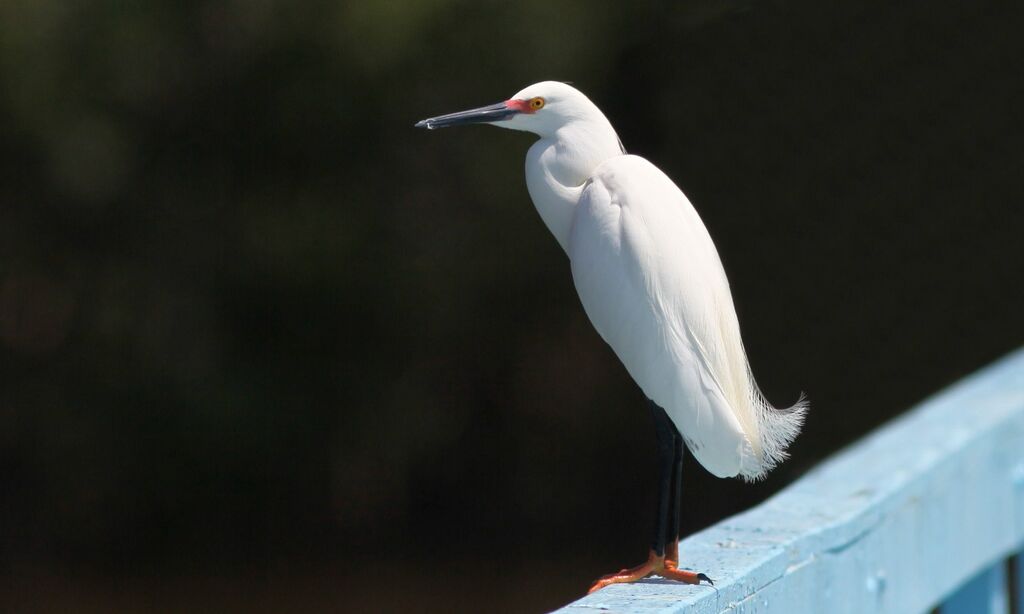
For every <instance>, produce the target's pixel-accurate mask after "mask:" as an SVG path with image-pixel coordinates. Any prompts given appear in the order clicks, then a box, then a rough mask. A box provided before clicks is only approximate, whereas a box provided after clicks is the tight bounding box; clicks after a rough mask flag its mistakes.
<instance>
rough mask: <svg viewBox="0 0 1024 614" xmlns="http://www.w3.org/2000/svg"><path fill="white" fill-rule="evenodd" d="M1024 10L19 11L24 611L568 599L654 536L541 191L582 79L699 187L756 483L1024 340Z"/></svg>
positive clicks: (20, 575) (704, 481) (382, 6)
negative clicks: (544, 95)
mask: <svg viewBox="0 0 1024 614" xmlns="http://www.w3.org/2000/svg"><path fill="white" fill-rule="evenodd" d="M1022 7H1024V5H1022V4H1021V3H1009V4H998V5H997V4H995V3H987V2H952V1H949V2H929V3H917V2H905V3H890V2H872V1H868V2H863V1H860V2H826V3H822V2H816V1H809V0H808V1H796V0H793V1H770V2H752V1H749V0H747V1H745V0H737V1H730V0H688V1H685V2H635V3H633V2H614V3H610V2H605V3H601V2H589V1H584V0H575V1H567V2H562V1H555V0H519V1H517V2H487V1H483V2H481V1H472V2H470V1H464V0H405V1H390V2H388V1H381V2H370V1H367V2H345V1H342V2H338V1H322V0H289V1H287V2H285V1H282V0H244V1H243V0H223V1H188V2H181V1H179V0H175V1H170V0H154V1H150V2H139V3H125V2H115V1H110V0H108V1H100V0H89V1H81V2H66V1H61V0H2V1H0V609H2V610H3V611H21V612H33V611H41V612H45V611H78V612H108V611H136V612H163V611H239V612H243V611H244V612H277V611H325V612H326V611H346V610H347V611H353V612H356V611H392V610H402V611H424V612H431V611H433V612H452V611H460V610H464V611H488V612H502V611H505V612H531V611H541V610H544V609H551V608H553V607H556V606H558V605H561V604H563V603H565V602H567V601H569V600H571V599H572V598H575V597H577V596H579V595H581V594H582V593H583V592H584V591H585V589H586V587H587V586H588V585H589V582H590V581H591V580H592V579H594V578H595V577H597V576H599V575H601V574H603V573H607V572H609V571H612V570H615V569H618V568H620V567H622V566H624V565H626V564H635V563H637V562H639V561H640V560H642V559H643V558H644V556H645V553H646V548H647V546H648V540H649V533H650V530H651V524H652V520H653V519H652V518H651V516H652V505H653V499H654V488H655V487H654V475H653V462H654V461H653V451H652V442H653V440H652V428H651V425H650V423H649V417H648V415H647V412H646V410H645V409H644V407H643V405H642V397H641V395H640V393H639V391H638V390H637V389H636V387H635V386H634V385H633V384H632V383H631V381H630V380H629V378H628V376H627V375H626V373H625V371H624V370H623V369H622V368H621V366H620V365H619V364H618V363H617V361H616V359H615V357H614V355H613V354H612V353H611V351H610V350H609V349H608V348H607V347H605V346H604V345H603V343H602V342H601V341H600V339H599V338H598V336H597V335H596V333H595V332H594V331H593V330H592V329H591V327H590V325H589V323H588V322H587V320H586V317H585V315H584V314H583V312H582V309H581V308H580V306H579V304H578V300H577V298H576V296H575V293H574V290H573V288H572V284H571V279H570V275H569V269H568V263H567V261H566V258H565V257H564V254H562V253H561V251H560V249H559V248H558V246H557V244H556V243H555V241H554V239H552V238H551V237H550V236H549V235H548V233H547V230H546V229H545V228H544V227H543V224H542V223H541V221H540V219H539V217H538V215H537V214H536V212H535V211H534V210H533V207H532V205H531V203H530V201H529V198H528V196H527V193H526V188H525V185H524V182H523V168H522V167H523V156H524V154H525V151H526V149H527V148H528V146H529V144H530V142H531V137H530V136H529V135H526V134H523V133H513V132H510V131H503V130H496V129H493V128H487V127H472V128H465V129H460V130H450V131H441V132H432V133H428V132H426V131H418V130H414V129H413V128H412V124H413V123H414V122H415V121H416V120H418V119H422V118H423V117H427V116H431V115H437V114H440V113H443V112H448V111H455V110H460V109H463V108H467V107H471V106H477V105H480V104H487V103H491V102H496V101H498V100H503V99H505V98H508V97H509V96H510V95H511V94H513V93H514V92H516V91H517V90H519V89H520V88H521V87H523V86H525V85H527V84H529V83H532V82H535V81H540V80H543V79H560V80H571V81H573V82H574V83H575V85H576V86H577V87H579V88H580V89H582V90H583V91H584V92H586V93H587V94H588V95H590V96H591V97H592V98H593V99H594V100H595V101H596V102H597V103H598V105H599V106H601V108H602V109H604V111H605V112H606V114H607V115H608V116H609V118H610V119H611V120H612V122H613V124H614V125H615V126H616V127H617V129H618V131H619V133H620V135H621V137H622V140H623V141H624V143H625V145H626V147H627V149H628V150H629V151H630V152H632V153H637V154H641V155H643V156H646V157H648V158H649V159H651V160H652V161H654V162H655V163H656V164H658V165H659V166H660V167H661V168H662V169H664V170H665V171H666V172H667V173H668V174H669V175H670V176H671V177H673V178H674V179H675V180H676V181H677V182H678V183H679V184H680V185H681V186H682V187H683V189H684V190H685V191H686V192H687V194H688V195H689V197H690V198H691V200H692V201H693V202H694V203H695V205H696V207H697V209H698V210H699V211H700V213H701V215H702V217H703V219H704V221H705V223H706V224H707V226H708V227H709V229H710V231H711V234H712V235H713V237H714V238H715V240H716V242H717V245H718V248H719V251H720V253H721V256H722V259H723V260H724V263H725V266H726V269H727V271H728V273H729V275H730V279H731V282H732V288H733V292H734V293H735V297H736V304H737V306H738V309H739V315H740V320H741V324H742V327H743V331H744V337H745V340H746V345H747V349H748V351H749V354H750V358H751V360H752V363H753V368H754V370H755V373H756V375H757V378H758V381H759V382H760V384H761V386H762V388H763V389H764V390H765V392H766V394H767V396H768V397H769V398H770V399H771V400H772V401H774V402H775V403H776V404H789V403H791V402H792V401H794V400H795V399H796V397H797V395H798V394H799V392H800V391H804V392H806V393H807V394H808V396H809V397H810V399H811V401H812V411H811V413H810V416H809V419H808V422H807V425H806V428H805V430H804V433H803V434H802V435H801V436H800V438H799V439H798V440H797V441H796V443H795V445H794V446H793V447H792V458H791V460H790V461H788V462H787V463H786V464H784V465H783V466H782V467H780V468H779V469H778V470H776V471H775V472H774V473H773V474H772V475H771V477H770V478H769V479H768V480H767V481H765V482H764V483H761V484H758V485H755V486H750V485H745V484H742V483H740V482H738V481H726V480H716V479H713V478H712V477H711V476H709V475H708V474H707V473H706V472H704V471H703V470H702V469H700V468H699V467H698V466H697V465H696V464H695V463H693V462H692V460H688V464H687V465H686V478H685V480H686V492H687V495H686V510H685V516H684V519H683V524H684V527H685V529H686V531H687V532H690V531H694V530H697V529H699V528H701V527H704V526H707V525H709V524H711V523H713V522H715V521H717V520H719V519H721V518H723V517H725V516H726V515H728V514H731V513H735V512H737V511H739V510H742V509H744V508H746V507H748V506H750V505H753V504H756V503H757V502H759V501H761V500H763V499H764V498H765V497H766V496H768V495H769V494H771V493H772V492H774V491H776V490H777V489H779V488H781V487H783V486H785V485H786V484H787V483H788V482H790V481H792V480H793V479H795V478H797V477H798V476H800V475H801V474H802V473H803V472H805V471H806V470H807V469H808V468H810V467H812V466H813V465H814V464H815V463H816V462H818V461H819V460H820V459H822V458H824V457H825V456H827V455H828V454H829V453H831V452H833V451H835V450H837V449H838V448H840V447H841V446H843V445H844V444H847V443H849V442H851V441H853V440H854V439H856V438H857V437H859V436H861V435H863V434H864V433H866V432H867V431H869V430H870V429H871V428H873V427H875V426H877V425H879V424H881V423H882V422H884V421H885V420H887V419H890V418H891V417H893V416H895V415H897V414H898V413H899V412H901V411H903V410H904V409H906V408H908V407H909V406H911V405H912V404H913V403H914V402H916V401H918V400H920V399H922V398H923V397H925V396H927V395H928V394H930V393H932V392H934V391H936V390H938V389H940V388H942V387H943V386H945V385H947V384H948V383H950V382H952V381H954V380H956V379H957V378H959V377H962V376H964V375H966V374H967V373H970V372H971V371H973V370H975V369H977V368H979V367H981V366H983V365H985V364H986V363H988V362H990V361H992V360H994V359H996V358H997V357H999V356H1000V355H1002V354H1004V353H1006V352H1008V351H1009V350H1012V349H1014V348H1015V347H1018V346H1019V345H1021V343H1024V317H1022V314H1024V290H1022V282H1024V247H1022V236H1024V235H1022V232H1024V207H1022V204H1024V203H1022V197H1024V178H1022V177H1024V172H1022V171H1024V152H1022V142H1021V139H1022V136H1024V131H1022V125H1021V124H1022V122H1021V119H1022V114H1021V103H1022V99H1024V98H1022V94H1024V87H1022V76H1021V74H1022V73H1021V59H1022V58H1024V20H1022V14H1021V13H1022Z"/></svg>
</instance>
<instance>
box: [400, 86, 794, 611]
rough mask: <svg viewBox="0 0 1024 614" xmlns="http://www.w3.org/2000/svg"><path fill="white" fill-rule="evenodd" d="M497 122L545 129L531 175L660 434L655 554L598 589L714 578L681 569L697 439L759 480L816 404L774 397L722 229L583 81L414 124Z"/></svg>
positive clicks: (729, 472)
mask: <svg viewBox="0 0 1024 614" xmlns="http://www.w3.org/2000/svg"><path fill="white" fill-rule="evenodd" d="M471 123H486V124H492V125H494V126H499V127H502V128H511V129H513V130H523V131H527V132H532V133H534V134H536V135H538V136H539V137H540V140H538V141H537V142H536V143H534V144H533V146H532V147H530V150H529V152H527V154H526V185H527V188H528V189H529V192H530V197H531V198H532V199H533V203H534V205H535V206H536V207H537V211H538V212H539V213H540V216H541V218H542V219H543V220H544V223H545V224H546V225H547V227H548V230H550V231H551V234H553V235H554V236H555V239H557V240H558V243H559V245H561V246H562V249H564V250H565V253H566V254H567V255H568V256H569V261H570V263H571V269H572V278H573V281H574V282H575V285H576V290H577V292H578V293H579V296H580V301H581V302H582V303H583V308H584V310H585V311H586V313H587V316H588V317H589V318H590V321H591V322H592V323H593V325H594V328H596V329H597V332H598V333H599V334H600V335H601V337H602V338H603V339H604V340H605V342H606V343H608V345H610V346H611V348H612V350H614V352H615V354H616V355H617V356H618V357H619V360H621V361H622V364H623V365H625V367H626V370H627V371H628V372H629V374H630V375H631V376H632V377H633V379H634V380H635V381H636V383H637V384H639V386H640V388H641V390H642V391H643V393H644V394H645V395H646V396H647V398H648V399H649V406H650V408H651V411H652V413H653V415H654V420H655V426H656V433H657V435H658V459H659V461H658V462H659V477H660V479H659V484H660V489H659V490H660V493H659V495H660V496H659V500H658V502H659V504H658V514H657V519H656V520H657V521H656V522H655V536H654V540H653V546H652V549H651V552H650V554H649V556H648V560H647V562H645V563H644V564H642V565H639V566H637V567H634V568H632V569H623V570H622V571H620V572H618V573H615V574H609V575H607V576H604V577H603V578H601V579H600V580H598V581H597V582H596V583H595V584H594V585H593V586H592V587H591V589H590V590H591V592H592V591H594V590H597V589H599V588H602V587H604V586H607V585H608V584H613V583H618V582H631V581H634V580H637V579H639V578H642V577H644V576H647V575H649V574H652V573H656V574H658V575H661V576H663V577H666V578H671V579H674V580H680V581H682V582H686V583H689V584H699V583H700V581H701V580H704V581H707V582H710V579H709V578H708V577H707V576H705V575H704V574H702V573H695V572H692V571H686V570H682V569H679V568H678V560H679V559H678V540H679V506H680V493H681V484H682V483H681V477H682V476H681V470H682V469H681V468H682V459H683V453H684V451H685V448H684V442H685V447H686V448H689V449H690V451H691V453H692V454H693V455H694V456H695V457H696V458H697V460H698V461H699V462H700V464H701V465H703V466H704V468H706V469H707V470H708V471H710V472H711V473H712V474H714V475H716V476H718V477H732V476H740V477H742V478H743V479H746V480H748V481H754V480H759V479H761V478H763V477H764V476H765V474H766V473H767V472H768V471H769V470H770V469H771V468H772V467H774V466H775V465H776V464H777V463H779V462H780V461H782V460H783V459H784V458H786V448H787V446H788V445H789V444H790V442H792V441H793V439H794V438H795V437H796V436H797V434H798V433H799V432H800V427H801V425H802V423H803V419H804V414H805V412H806V411H807V404H806V402H805V401H804V399H803V398H802V397H801V399H800V400H799V401H797V403H796V404H795V405H793V406H792V407H790V408H788V409H776V408H774V407H772V406H771V405H770V404H769V403H768V402H767V401H766V400H765V398H764V396H763V395H762V394H761V391H760V390H759V389H758V387H757V384H756V383H755V382H754V378H753V376H752V374H751V371H750V366H749V363H748V361H747V357H746V352H745V351H744V349H743V342H742V340H741V339H740V327H739V321H738V320H737V317H736V309H735V307H734V306H733V301H732V294H731V292H730V290H729V281H728V279H727V278H726V276H725V270H724V269H723V267H722V262H721V260H720V259H719V257H718V252H717V250H716V249H715V245H714V243H713V242H712V241H711V236H710V235H709V234H708V231H707V229H706V228H705V227H704V223H703V222H702V221H701V219H700V217H699V216H698V215H697V211H696V210H695V209H694V208H693V205H691V204H690V201H689V200H687V198H686V196H684V195H683V193H682V191H680V190H679V188H678V187H676V185H675V184H674V183H673V182H672V180H671V179H669V178H668V177H667V176H666V175H665V173H663V172H661V171H660V170H659V169H658V168H657V167H656V166H654V165H653V164H651V163H650V162H648V161H647V160H645V159H644V158H641V157H639V156H634V155H627V154H626V153H625V150H624V148H623V147H622V144H621V141H620V140H619V138H618V136H617V135H616V133H615V130H614V129H613V128H612V125H611V123H609V121H608V119H607V118H606V117H605V116H604V114H603V113H602V112H601V110H600V109H598V108H597V106H596V105H594V103H593V102H591V101H590V99H589V98H587V97H586V96H584V95H583V94H582V93H581V92H580V91H578V90H577V89H575V88H574V87H572V86H570V85H567V84H565V83H559V82H556V81H544V82H541V83H536V84H534V85H531V86H529V87H527V88H525V89H523V90H522V91H520V92H519V93H517V94H515V95H514V96H512V98H510V99H508V100H506V101H504V102H499V103H497V104H494V105H490V106H487V107H481V108H478V109H472V110H469V111H461V112H458V113H452V114H449V115H442V116H439V117H432V118H430V119H425V120H423V121H421V122H419V123H417V124H416V126H417V127H420V128H428V129H435V128H442V127H446V126H454V125H459V124H471Z"/></svg>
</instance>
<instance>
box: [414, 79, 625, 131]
mask: <svg viewBox="0 0 1024 614" xmlns="http://www.w3.org/2000/svg"><path fill="white" fill-rule="evenodd" d="M595 115H596V116H597V117H600V118H601V119H604V116H603V115H602V114H601V111H600V110H598V108H597V107H596V106H595V105H594V103H592V102H590V99H589V98H587V97H586V96H584V95H583V93H582V92H580V91H579V90H577V89H576V88H574V87H573V86H571V85H568V84H566V83H561V82H559V81H541V82H540V83H534V84H533V85H530V86H528V87H526V88H524V89H522V90H520V91H519V92H517V93H516V94H515V95H513V96H512V97H511V98H509V99H508V100H505V101H503V102H499V103H496V104H492V105H488V106H486V107H480V108H477V109H470V110H468V111H459V112H457V113H449V114H448V115H439V116H437V117H431V118H429V119H424V120H423V121H421V122H418V123H417V124H416V127H417V128H426V129H428V130H433V129H435V128H447V127H448V126H458V125H461V124H493V125H495V126H499V127H501V128H511V129H512V130H524V131H526V132H533V133H534V134H538V135H540V136H551V135H552V134H554V133H555V131H556V130H558V129H559V128H561V127H562V126H564V125H566V124H568V123H570V122H572V121H574V120H585V119H587V118H590V117H594V116H595ZM605 121H607V120H605Z"/></svg>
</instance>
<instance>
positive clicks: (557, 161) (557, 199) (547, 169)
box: [526, 115, 622, 253]
mask: <svg viewBox="0 0 1024 614" xmlns="http://www.w3.org/2000/svg"><path fill="white" fill-rule="evenodd" d="M600 120H602V121H593V122H589V121H588V122H576V123H570V124H568V125H566V126H563V127H562V128H559V130H558V131H557V132H556V133H555V134H554V135H553V136H549V137H544V138H542V139H540V140H539V141H537V142H536V143H534V144H533V146H532V147H530V151H529V152H527V154H526V187H527V189H528V190H529V192H530V198H531V199H532V200H533V204H534V206H536V207H537V211H538V213H540V217H541V219H543V220H544V224H545V225H547V227H548V230H550V231H551V234H553V235H554V236H555V239H556V240H558V244H559V245H561V246H562V249H563V250H565V251H566V253H568V251H569V234H570V232H571V230H572V224H573V218H574V216H575V213H576V204H577V203H578V202H579V198H580V194H581V193H582V192H583V187H584V185H585V184H586V182H587V180H588V179H590V177H591V176H592V175H593V174H594V170H595V169H596V168H597V167H598V166H599V165H600V164H601V163H602V162H604V161H605V160H608V159H609V158H613V157H615V156H620V155H622V147H621V145H620V144H619V139H618V137H617V136H616V134H615V130H613V129H612V127H611V124H609V123H608V120H607V119H605V118H604V116H603V115H602V116H601V117H600Z"/></svg>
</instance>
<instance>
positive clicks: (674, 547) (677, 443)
mask: <svg viewBox="0 0 1024 614" xmlns="http://www.w3.org/2000/svg"><path fill="white" fill-rule="evenodd" d="M684 456H686V444H685V443H683V436H682V435H680V434H679V430H678V429H676V428H675V427H674V425H673V429H672V479H671V482H670V484H671V486H672V494H671V495H670V499H669V506H668V543H667V544H666V545H665V566H666V567H672V568H675V567H678V566H679V533H680V531H679V517H680V516H681V513H682V502H683V457H684Z"/></svg>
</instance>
